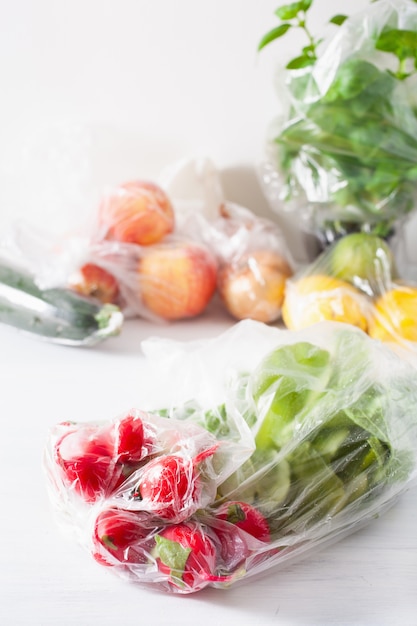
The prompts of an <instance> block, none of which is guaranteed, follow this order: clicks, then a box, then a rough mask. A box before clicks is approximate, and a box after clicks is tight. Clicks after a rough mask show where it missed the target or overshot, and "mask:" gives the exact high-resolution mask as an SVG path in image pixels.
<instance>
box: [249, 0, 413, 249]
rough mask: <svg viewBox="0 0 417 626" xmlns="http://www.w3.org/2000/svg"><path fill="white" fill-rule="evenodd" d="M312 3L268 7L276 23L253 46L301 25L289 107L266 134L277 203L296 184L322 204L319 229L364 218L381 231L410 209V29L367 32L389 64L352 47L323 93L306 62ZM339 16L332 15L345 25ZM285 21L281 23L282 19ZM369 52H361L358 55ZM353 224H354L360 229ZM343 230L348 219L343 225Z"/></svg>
mask: <svg viewBox="0 0 417 626" xmlns="http://www.w3.org/2000/svg"><path fill="white" fill-rule="evenodd" d="M311 6H312V2H296V3H293V4H290V5H284V6H282V7H280V9H278V10H277V11H276V15H277V17H278V18H279V19H280V20H281V21H284V20H285V21H284V22H283V24H281V25H279V26H277V27H276V28H275V29H273V30H272V31H270V32H269V33H267V35H266V36H265V37H263V38H262V40H261V42H260V44H259V46H258V47H259V49H262V48H264V47H265V46H266V45H267V44H269V43H271V42H272V41H274V40H276V39H277V38H280V37H282V36H284V35H285V34H286V33H287V32H289V31H290V30H291V29H293V28H294V27H297V28H301V29H303V30H304V31H305V34H306V36H307V40H308V45H307V46H306V47H305V48H303V49H302V54H301V55H300V56H297V57H296V58H295V59H292V60H291V61H289V63H288V64H287V66H286V67H287V69H288V70H300V69H302V68H304V70H303V72H302V75H300V74H299V73H297V72H295V73H294V72H290V79H289V82H288V84H289V89H290V92H291V97H292V101H293V103H296V104H294V109H293V110H292V111H290V114H289V119H288V120H287V122H286V124H285V125H284V127H283V128H282V131H281V132H280V133H279V135H277V136H276V137H275V139H274V142H275V147H276V162H277V166H278V168H279V169H280V170H281V171H282V172H283V174H284V181H285V182H284V191H283V198H284V201H289V200H290V199H292V198H293V197H295V196H296V195H297V194H299V193H300V191H302V192H304V193H305V194H306V196H307V200H308V201H310V202H311V203H313V204H314V205H315V207H316V209H318V210H320V208H321V209H322V211H323V222H324V228H330V229H333V230H334V231H335V232H336V234H337V233H340V234H344V229H346V224H347V225H352V224H353V225H356V226H354V230H358V229H359V230H360V229H361V226H362V224H365V225H366V228H367V229H370V230H371V231H372V232H374V233H375V234H379V235H380V236H383V237H386V236H388V235H389V234H391V232H392V228H393V225H394V224H395V223H396V221H397V220H398V219H399V218H401V217H403V216H405V215H408V214H409V213H410V212H411V211H412V210H413V209H414V207H415V202H416V196H417V193H416V181H417V116H416V112H415V111H414V110H413V106H412V102H411V101H410V99H407V86H406V79H407V78H409V77H410V76H411V75H412V74H414V73H415V72H416V68H417V32H416V31H414V30H407V29H401V28H397V27H396V25H395V24H391V22H389V24H386V25H385V27H384V28H383V29H382V31H381V32H380V33H376V34H372V32H371V33H370V34H369V37H370V38H371V43H372V44H373V46H374V48H375V49H376V50H378V51H379V52H382V53H385V54H386V55H387V57H390V58H395V59H396V61H397V68H396V70H395V71H394V70H391V69H389V68H387V69H380V68H379V67H378V66H377V65H376V64H375V63H374V62H373V61H371V60H368V58H360V56H359V55H358V51H356V50H354V51H352V56H351V57H348V58H347V59H346V60H344V61H343V62H341V64H340V65H339V66H338V67H337V69H336V74H335V76H334V79H333V81H332V83H331V84H330V86H329V87H328V88H327V90H326V91H325V92H324V93H321V92H320V91H319V89H318V86H317V84H316V79H315V74H314V67H315V65H316V62H317V60H318V47H319V44H320V43H321V40H320V39H316V38H314V37H313V36H312V35H311V34H310V32H309V30H308V28H307V25H306V17H307V13H308V11H309V9H310V8H311ZM345 19H346V17H345V16H340V15H337V16H334V18H332V19H331V20H330V21H331V22H332V23H333V24H338V25H340V24H343V23H344V22H345ZM284 24H285V29H284V28H282V26H283V25H284ZM366 56H370V57H371V55H369V51H367V49H366V51H365V57H366ZM358 225H359V227H358ZM349 227H350V226H349Z"/></svg>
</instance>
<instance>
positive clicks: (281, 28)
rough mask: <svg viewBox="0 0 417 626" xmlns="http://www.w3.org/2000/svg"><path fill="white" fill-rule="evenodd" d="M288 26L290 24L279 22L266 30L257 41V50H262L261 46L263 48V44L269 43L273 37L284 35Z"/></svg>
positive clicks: (273, 39)
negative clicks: (274, 26)
mask: <svg viewBox="0 0 417 626" xmlns="http://www.w3.org/2000/svg"><path fill="white" fill-rule="evenodd" d="M290 28H291V24H280V25H279V26H277V27H276V28H273V29H272V30H270V31H269V32H267V33H266V35H264V36H263V37H262V39H261V41H260V42H259V45H258V51H259V50H262V48H265V46H266V45H268V44H269V43H271V41H275V39H278V38H279V37H282V36H283V35H285V33H286V32H287V30H289V29H290Z"/></svg>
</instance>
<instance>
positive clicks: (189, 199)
mask: <svg viewBox="0 0 417 626" xmlns="http://www.w3.org/2000/svg"><path fill="white" fill-rule="evenodd" d="M10 240H11V243H10V242H9V248H10V249H12V250H13V252H14V254H15V255H16V254H17V255H18V256H20V258H21V259H23V260H24V261H25V262H26V264H27V265H28V266H29V268H30V270H31V271H32V272H33V273H34V275H35V279H36V281H37V283H38V284H39V285H42V287H43V288H50V287H55V286H58V285H59V286H62V285H68V286H70V287H71V288H73V289H75V290H76V291H78V292H80V293H82V294H83V295H85V296H93V297H95V298H98V299H99V300H101V301H102V302H111V303H114V304H117V305H118V306H119V307H120V308H121V309H122V311H123V313H124V316H125V317H137V316H138V317H143V318H148V319H151V320H153V321H175V320H178V319H186V318H191V317H195V316H197V315H200V314H201V313H203V312H204V311H205V310H206V308H207V306H208V305H209V303H210V302H211V300H212V298H213V296H214V294H215V293H216V292H217V291H218V293H220V295H221V298H222V302H223V304H224V307H225V308H226V309H227V310H228V311H229V312H230V313H231V314H232V315H233V316H234V317H236V318H237V319H243V318H253V319H257V320H259V321H264V322H274V321H276V320H277V319H279V317H280V315H281V305H282V301H283V295H284V288H285V282H286V279H287V277H288V276H289V275H291V274H292V271H293V270H292V267H293V261H292V259H291V255H290V253H289V250H288V248H287V245H286V242H285V239H284V236H283V234H282V232H281V230H280V228H279V227H278V225H276V224H274V223H273V222H272V221H270V220H267V219H264V218H261V217H259V216H256V215H255V214H254V213H252V212H251V211H250V210H249V209H246V208H244V207H241V206H238V205H236V204H233V203H230V202H227V201H226V199H225V198H224V195H223V191H222V188H221V184H220V178H219V173H218V172H217V170H216V169H215V167H214V166H213V164H212V163H211V162H210V161H209V160H208V159H194V160H190V161H185V162H181V163H178V164H176V166H175V167H174V166H172V167H171V168H168V169H167V171H166V172H165V173H162V175H161V183H158V184H156V183H153V182H149V181H133V182H130V183H126V184H121V185H119V186H116V187H115V188H112V189H109V190H108V191H107V192H106V193H104V194H103V197H102V199H101V201H100V203H99V205H98V207H97V208H96V210H95V211H94V212H93V215H92V216H91V219H90V220H89V224H88V228H80V232H79V233H70V234H68V235H67V236H66V235H63V236H62V237H60V238H54V240H51V238H50V237H48V236H45V235H43V234H42V233H40V232H36V231H35V229H33V228H32V227H31V226H30V225H28V224H26V225H25V224H22V223H16V224H14V229H13V231H12V233H11V237H10Z"/></svg>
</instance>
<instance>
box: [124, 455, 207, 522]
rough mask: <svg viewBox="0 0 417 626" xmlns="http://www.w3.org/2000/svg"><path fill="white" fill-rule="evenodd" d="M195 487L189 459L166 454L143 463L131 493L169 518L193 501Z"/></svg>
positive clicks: (163, 516)
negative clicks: (143, 465)
mask: <svg viewBox="0 0 417 626" xmlns="http://www.w3.org/2000/svg"><path fill="white" fill-rule="evenodd" d="M197 488H198V477H197V476H196V474H195V472H194V463H193V461H191V460H186V459H183V458H182V457H180V456H176V455H167V456H163V457H161V458H157V459H154V460H153V461H150V462H149V463H148V464H147V465H146V467H145V469H144V472H143V474H142V477H141V480H140V483H139V485H138V487H137V489H136V492H135V493H134V496H133V497H134V498H137V499H140V500H142V501H143V502H144V504H146V505H147V508H148V509H149V510H150V511H152V512H153V513H154V514H155V515H159V517H162V518H163V519H168V520H172V519H174V518H176V517H178V515H180V514H181V513H183V514H184V511H185V512H187V511H188V509H189V507H190V506H192V505H193V504H194V497H195V495H196V491H197ZM187 516H188V513H187Z"/></svg>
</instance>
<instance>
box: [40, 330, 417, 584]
mask: <svg viewBox="0 0 417 626" xmlns="http://www.w3.org/2000/svg"><path fill="white" fill-rule="evenodd" d="M143 350H144V353H145V355H146V359H147V373H148V377H149V380H148V381H147V382H148V384H147V385H145V384H144V381H143V379H142V383H141V384H142V385H143V387H144V388H146V389H147V390H148V393H147V399H146V401H145V400H144V406H143V407H141V408H140V409H139V408H136V409H132V410H130V411H126V412H123V413H121V414H120V415H119V416H117V417H116V418H115V419H114V420H113V421H112V422H110V423H108V422H103V423H101V424H96V423H95V424H92V423H89V422H82V421H76V422H75V423H73V422H64V423H62V424H59V425H57V426H56V427H55V428H53V429H52V431H51V433H50V435H49V437H48V440H47V442H46V447H45V457H44V458H45V469H46V475H47V478H48V489H49V493H50V497H51V502H52V503H53V505H54V510H55V512H56V515H57V521H58V523H59V524H60V526H61V528H62V529H63V530H65V531H67V532H68V533H69V534H70V536H72V537H73V539H74V540H76V541H78V542H79V543H80V544H81V545H82V546H83V547H84V548H85V550H86V551H87V552H88V553H90V555H91V556H92V557H93V558H95V559H96V561H97V562H98V563H99V564H101V565H102V566H105V567H107V568H108V569H109V571H111V572H112V573H114V574H115V575H118V576H120V577H122V578H124V579H126V580H129V581H131V582H134V583H136V584H139V585H143V586H145V587H149V588H150V589H154V590H157V591H162V592H166V593H177V594H189V593H193V592H196V591H199V590H201V589H203V588H204V587H206V586H214V587H217V588H224V587H226V588H227V587H229V586H230V585H235V584H240V583H243V582H246V581H247V582H250V580H251V579H253V577H255V576H261V575H264V574H265V573H266V572H268V571H270V570H272V569H276V568H278V567H283V566H285V564H286V563H288V562H291V560H293V559H295V558H299V557H300V556H306V555H308V554H309V553H310V552H315V551H318V550H319V549H320V547H321V546H324V545H327V544H329V543H331V542H333V541H335V540H337V539H340V538H341V537H343V536H344V535H346V534H347V533H352V532H354V531H356V530H358V529H359V528H360V527H361V526H362V525H363V524H365V523H369V522H371V521H372V519H373V518H375V517H376V516H378V515H380V514H381V513H383V511H384V510H385V509H386V508H387V507H389V506H391V505H393V504H394V503H395V501H396V500H397V498H398V497H399V496H400V494H401V493H403V492H404V491H405V490H406V489H408V488H410V486H411V485H413V484H414V483H415V478H416V475H417V474H416V460H417V459H416V450H417V420H416V416H415V406H416V402H417V370H416V369H415V368H413V367H410V365H409V363H406V362H405V361H404V360H402V359H400V358H399V357H398V356H397V355H395V354H394V352H392V351H391V350H390V349H388V348H387V347H385V346H383V345H382V344H381V343H378V342H376V341H373V340H371V339H370V338H369V337H368V336H367V335H366V334H365V333H363V332H362V331H360V330H358V329H355V328H354V327H352V326H350V325H347V324H341V323H330V322H323V323H322V324H318V325H316V326H314V327H311V328H308V329H305V330H303V331H298V332H290V331H287V330H281V329H278V328H273V327H270V326H267V325H264V324H262V323H259V322H255V321H252V320H245V321H242V322H239V323H237V324H236V325H235V326H234V327H232V328H231V329H230V330H229V331H227V332H225V333H223V334H222V335H220V336H219V337H217V338H215V339H211V340H200V341H196V342H188V343H186V344H183V343H181V342H176V341H173V340H166V341H165V340H159V339H157V338H153V339H149V340H147V341H145V342H144V345H143ZM76 417H77V418H79V420H82V415H80V416H76Z"/></svg>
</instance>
